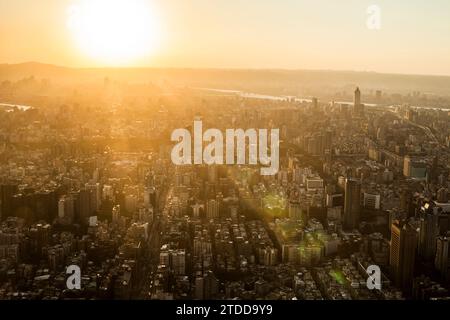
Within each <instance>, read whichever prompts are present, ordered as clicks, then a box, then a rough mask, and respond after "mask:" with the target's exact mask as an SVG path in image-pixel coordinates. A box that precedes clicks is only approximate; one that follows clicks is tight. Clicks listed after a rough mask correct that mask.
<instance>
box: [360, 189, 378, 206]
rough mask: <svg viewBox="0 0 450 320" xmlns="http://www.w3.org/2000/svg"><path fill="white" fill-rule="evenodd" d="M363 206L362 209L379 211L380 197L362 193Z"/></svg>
mask: <svg viewBox="0 0 450 320" xmlns="http://www.w3.org/2000/svg"><path fill="white" fill-rule="evenodd" d="M363 204H364V208H367V209H371V210H379V209H380V205H381V196H380V195H379V194H374V193H368V192H364V197H363Z"/></svg>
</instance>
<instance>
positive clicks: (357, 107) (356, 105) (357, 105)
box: [353, 87, 364, 116]
mask: <svg viewBox="0 0 450 320" xmlns="http://www.w3.org/2000/svg"><path fill="white" fill-rule="evenodd" d="M363 113H364V105H363V104H362V103H361V91H360V90H359V87H356V90H355V96H354V99H353V114H354V115H356V116H361V115H362V114H363Z"/></svg>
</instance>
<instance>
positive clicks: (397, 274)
mask: <svg viewBox="0 0 450 320" xmlns="http://www.w3.org/2000/svg"><path fill="white" fill-rule="evenodd" d="M416 247H417V231H416V229H415V228H414V227H413V226H411V225H410V224H409V223H408V222H406V221H399V220H395V221H394V222H393V223H392V225H391V252H390V267H391V271H392V276H393V280H394V283H395V284H396V285H397V286H398V287H399V288H401V289H402V290H403V291H404V292H405V293H406V294H410V293H411V288H412V285H411V284H412V280H413V277H414V264H415V260H416Z"/></svg>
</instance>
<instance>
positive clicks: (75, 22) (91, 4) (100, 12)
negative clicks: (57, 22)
mask: <svg viewBox="0 0 450 320" xmlns="http://www.w3.org/2000/svg"><path fill="white" fill-rule="evenodd" d="M152 9H153V8H152V7H151V5H150V1H148V0H78V2H77V3H76V4H73V5H72V6H71V7H70V8H69V10H68V13H69V17H68V21H67V24H68V27H69V29H70V30H71V32H72V35H73V37H74V40H75V42H76V43H77V45H78V47H79V48H80V49H81V50H82V51H83V52H84V54H86V55H88V56H90V57H91V58H92V59H95V60H96V61H98V62H99V63H102V64H107V65H127V64H130V63H132V62H133V61H135V60H136V59H139V58H142V57H144V56H147V55H149V54H151V53H152V51H153V50H154V49H155V47H156V45H157V42H158V40H159V35H160V32H159V29H158V23H157V19H156V15H155V11H154V10H152Z"/></svg>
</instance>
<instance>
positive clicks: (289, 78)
mask: <svg viewBox="0 0 450 320" xmlns="http://www.w3.org/2000/svg"><path fill="white" fill-rule="evenodd" d="M30 76H34V77H35V78H38V79H50V80H52V81H58V82H69V83H81V82H83V83H86V82H93V81H95V82H98V81H103V80H104V79H105V78H109V79H111V80H117V81H125V82H130V83H132V82H145V83H148V82H158V83H170V84H173V85H182V86H201V87H210V88H221V89H235V90H253V91H255V90H258V91H261V90H264V92H265V93H268V94H269V93H274V94H297V93H298V91H299V90H301V88H307V89H313V90H320V89H321V88H324V89H325V90H328V89H330V90H349V89H351V88H354V87H355V86H356V85H358V86H360V87H361V88H363V89H366V90H378V89H379V90H382V91H384V92H386V91H387V92H391V93H392V92H399V93H410V92H413V91H420V92H422V93H431V94H439V95H450V76H427V75H401V74H383V73H376V72H356V71H328V70H320V71H319V70H281V69H279V70H278V69H270V70H269V69H268V70H265V69H248V70H245V69H189V68H68V67H61V66H56V65H51V64H43V63H38V62H27V63H20V64H0V81H4V80H11V81H17V80H19V79H23V78H26V77H30Z"/></svg>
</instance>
